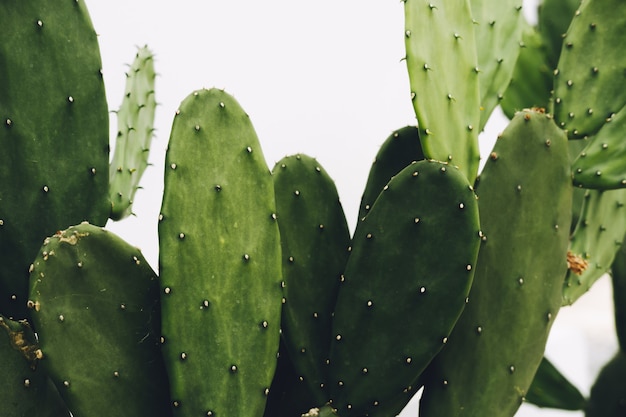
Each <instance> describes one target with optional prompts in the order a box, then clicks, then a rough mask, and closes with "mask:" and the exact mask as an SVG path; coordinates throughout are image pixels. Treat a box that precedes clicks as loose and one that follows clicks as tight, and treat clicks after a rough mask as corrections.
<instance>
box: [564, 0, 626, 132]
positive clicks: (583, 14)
mask: <svg viewBox="0 0 626 417" xmlns="http://www.w3.org/2000/svg"><path fill="white" fill-rule="evenodd" d="M624 42H626V3H624V2H623V1H621V0H603V1H597V0H584V1H583V2H582V3H581V5H580V8H579V9H578V11H576V13H575V15H574V18H573V20H572V22H571V25H570V27H569V29H568V31H567V35H566V36H565V38H564V39H563V48H562V51H561V56H560V59H559V65H558V72H557V75H556V77H555V82H554V97H555V99H554V117H555V120H556V122H557V124H558V125H559V126H561V127H562V128H564V129H566V130H567V131H568V135H569V136H570V137H584V136H591V135H594V134H595V133H597V132H598V131H599V130H600V129H601V128H602V127H603V126H604V125H605V124H606V122H607V120H609V119H611V118H612V117H613V115H615V114H617V113H618V112H620V111H621V110H622V108H623V107H624V105H625V104H626V89H623V88H619V87H618V86H619V85H621V84H623V82H624V77H625V69H626V61H625V60H624V56H623V54H616V53H614V50H615V47H616V45H623V44H624ZM617 141H620V142H623V140H621V137H620V138H619V139H616V142H617Z"/></svg>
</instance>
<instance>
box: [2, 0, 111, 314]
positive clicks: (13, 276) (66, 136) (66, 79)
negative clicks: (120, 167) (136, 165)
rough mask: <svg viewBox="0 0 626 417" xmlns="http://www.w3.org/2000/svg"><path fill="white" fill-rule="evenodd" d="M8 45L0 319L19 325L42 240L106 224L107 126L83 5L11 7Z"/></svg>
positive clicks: (5, 18) (5, 32)
mask: <svg viewBox="0 0 626 417" xmlns="http://www.w3.org/2000/svg"><path fill="white" fill-rule="evenodd" d="M0 39H2V42H0V91H1V92H2V93H1V94H0V149H2V151H1V152H0V312H2V313H4V314H5V315H7V316H13V317H14V318H17V319H19V318H24V317H26V314H27V312H26V301H27V294H28V265H30V263H31V262H32V260H33V258H34V257H35V255H36V254H37V251H38V250H39V247H40V246H41V242H42V241H43V240H44V238H45V237H46V236H50V235H52V234H53V233H55V232H56V231H57V230H60V229H65V228H67V227H69V226H70V225H72V224H76V223H80V222H81V221H84V220H88V221H90V222H92V223H96V224H98V225H104V223H105V222H106V219H107V218H108V215H109V211H110V205H109V202H108V192H107V190H108V175H107V171H108V164H109V156H108V146H109V137H108V129H109V119H108V109H107V104H106V101H105V92H104V84H103V81H102V74H101V68H102V66H101V61H100V52H99V50H98V42H97V38H96V33H95V31H94V29H93V27H92V24H91V20H90V18H89V15H88V13H87V9H86V6H85V4H84V2H83V1H82V0H79V1H61V0H56V1H49V0H37V1H28V2H6V1H3V2H1V3H0Z"/></svg>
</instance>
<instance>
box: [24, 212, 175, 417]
mask: <svg viewBox="0 0 626 417" xmlns="http://www.w3.org/2000/svg"><path fill="white" fill-rule="evenodd" d="M31 271H32V272H31V277H30V300H29V306H30V307H31V308H32V310H33V311H32V318H33V323H34V325H35V328H36V329H37V334H38V335H39V346H40V348H41V355H42V359H41V361H40V366H43V367H44V369H45V370H46V371H47V372H48V373H49V375H50V377H51V378H52V379H53V381H54V383H55V384H56V386H57V388H58V389H59V392H60V394H61V396H62V397H63V398H64V399H65V402H66V403H67V405H68V407H69V409H70V411H71V412H72V414H74V415H75V416H84V417H91V416H100V415H102V411H103V410H106V412H107V414H109V415H119V416H125V415H128V416H146V417H148V416H150V417H154V416H162V417H166V416H169V415H171V413H170V408H169V406H168V400H167V394H168V387H167V376H166V374H165V366H164V365H163V360H162V357H161V350H160V341H159V336H160V332H159V330H160V329H159V328H160V317H159V283H158V278H157V276H156V274H155V273H154V271H153V270H152V268H151V267H150V265H148V263H147V262H146V260H145V259H144V258H143V256H142V255H141V252H140V251H139V250H138V249H137V248H134V247H132V246H131V245H129V244H128V243H126V242H124V241H123V240H122V239H120V238H119V237H117V236H115V235H114V234H112V233H111V232H108V231H106V230H104V229H102V228H100V227H97V226H93V225H90V224H87V223H82V224H80V225H77V226H73V227H70V228H69V229H67V230H65V231H62V232H58V233H57V234H55V235H54V236H52V237H50V238H48V239H46V241H45V242H44V245H43V246H42V248H41V250H40V252H39V254H38V255H37V258H36V259H35V261H34V263H33V266H32V268H31ZM103 393H107V395H103Z"/></svg>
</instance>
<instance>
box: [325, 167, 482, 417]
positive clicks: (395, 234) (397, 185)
mask: <svg viewBox="0 0 626 417" xmlns="http://www.w3.org/2000/svg"><path fill="white" fill-rule="evenodd" d="M397 242H401V245H399V246H394V245H395V244H396V243H397ZM479 244H480V239H479V222H478V211H477V202H476V197H475V195H474V192H473V190H472V188H471V187H470V186H469V183H468V182H467V179H466V178H465V177H464V175H463V174H462V173H461V171H460V170H459V169H457V168H455V167H453V166H451V165H448V164H444V163H441V162H435V161H420V162H417V163H414V164H411V165H409V166H408V167H406V168H405V169H403V170H402V171H401V172H400V173H399V174H398V175H396V176H395V177H394V178H393V179H392V180H391V181H390V182H389V184H388V185H387V186H386V187H385V188H384V191H383V192H382V193H381V194H380V196H379V197H378V199H377V200H376V202H375V203H374V205H373V207H372V208H371V210H370V212H369V214H368V215H367V216H366V217H365V218H363V219H362V220H361V221H360V222H359V224H358V226H357V229H356V231H355V234H354V237H353V242H352V250H351V253H350V257H349V260H348V263H347V264H346V268H345V272H344V275H343V276H342V285H341V287H340V289H339V295H338V299H337V303H336V306H335V314H334V319H333V343H332V346H331V352H330V391H331V392H330V393H331V399H332V404H333V407H335V408H337V410H338V414H339V415H341V416H360V415H371V416H374V415H378V414H377V411H376V410H377V407H385V408H386V409H387V411H389V409H388V408H387V407H389V403H390V402H392V401H393V400H394V399H395V397H398V396H402V393H403V391H405V390H406V391H409V392H411V391H413V390H416V388H417V387H416V386H415V385H414V384H415V381H416V379H417V377H418V376H419V375H420V373H421V371H422V370H423V369H424V368H425V367H426V365H427V364H428V363H429V362H430V361H431V360H432V358H433V357H434V356H435V355H436V354H437V352H439V350H440V349H441V348H442V347H443V345H444V343H445V341H446V338H447V337H448V335H449V333H450V331H451V330H452V327H453V325H454V323H455V322H456V320H457V318H458V316H459V314H460V313H461V311H462V310H463V307H464V306H465V298H466V297H467V293H468V291H469V288H470V286H471V283H472V278H473V274H474V266H475V261H476V256H477V253H478V246H479ZM395 247H397V248H398V249H394V248H395ZM399 248H407V249H408V250H400V249H399ZM409 248H410V249H409ZM441 253H445V254H446V256H441ZM381 381H385V382H384V383H381ZM402 398H405V397H404V396H402ZM404 405H405V403H401V404H397V405H396V407H397V409H396V412H398V411H400V410H401V409H402V407H404Z"/></svg>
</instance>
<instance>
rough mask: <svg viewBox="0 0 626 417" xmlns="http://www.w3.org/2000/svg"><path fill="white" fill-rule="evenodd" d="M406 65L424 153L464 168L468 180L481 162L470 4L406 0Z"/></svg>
mask: <svg viewBox="0 0 626 417" xmlns="http://www.w3.org/2000/svg"><path fill="white" fill-rule="evenodd" d="M404 11H405V13H404V15H405V44H406V64H407V68H408V72H409V81H410V85H411V98H412V101H413V107H414V109H415V113H416V115H417V121H418V124H419V129H420V132H419V135H420V138H421V140H422V148H423V149H424V154H425V155H426V157H427V158H429V159H435V160H439V161H449V162H451V163H452V164H454V165H456V166H459V167H460V169H461V171H463V173H465V176H466V177H467V178H468V179H469V181H471V182H473V181H474V178H476V173H477V172H478V163H479V159H480V154H479V149H478V132H479V124H480V117H481V116H480V91H479V81H478V79H479V73H480V68H479V64H478V60H477V52H476V42H475V36H474V21H473V19H472V13H471V9H470V2H469V1H467V0H410V1H405V2H404Z"/></svg>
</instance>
